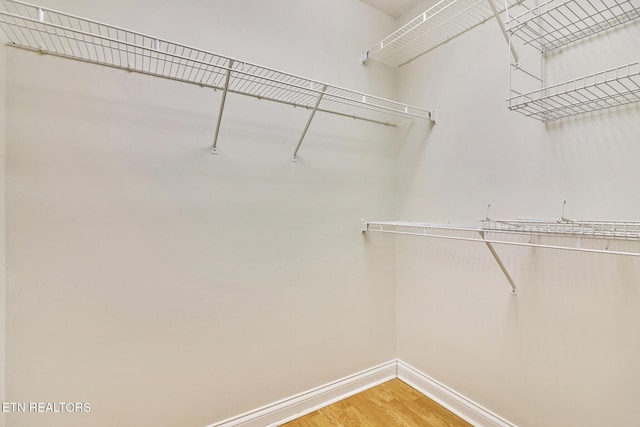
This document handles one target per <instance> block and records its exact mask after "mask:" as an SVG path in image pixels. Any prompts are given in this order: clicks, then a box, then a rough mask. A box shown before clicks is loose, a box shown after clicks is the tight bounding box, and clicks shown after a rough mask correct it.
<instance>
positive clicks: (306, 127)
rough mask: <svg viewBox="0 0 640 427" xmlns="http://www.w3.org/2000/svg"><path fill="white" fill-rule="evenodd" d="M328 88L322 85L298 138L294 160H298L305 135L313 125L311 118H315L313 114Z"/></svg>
mask: <svg viewBox="0 0 640 427" xmlns="http://www.w3.org/2000/svg"><path fill="white" fill-rule="evenodd" d="M326 90H327V85H323V86H322V91H321V92H320V94H318V99H317V100H316V103H315V105H314V106H313V110H311V114H310V115H309V119H308V120H307V124H306V125H305V127H304V130H303V131H302V135H300V139H299V140H298V145H296V149H295V150H294V152H293V161H294V162H295V161H297V160H298V159H297V157H296V156H297V155H298V150H300V146H301V145H302V140H303V139H304V136H305V135H306V134H307V131H308V130H309V126H310V125H311V120H313V116H315V115H316V111H318V107H319V106H320V102H321V101H322V97H323V96H324V92H325V91H326Z"/></svg>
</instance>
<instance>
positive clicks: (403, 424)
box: [282, 379, 471, 427]
mask: <svg viewBox="0 0 640 427" xmlns="http://www.w3.org/2000/svg"><path fill="white" fill-rule="evenodd" d="M329 426H336V427H396V426H398V427H467V426H471V424H469V423H468V422H466V421H464V420H463V419H461V418H460V417H458V416H457V415H455V414H452V413H451V412H449V411H448V410H446V409H445V408H443V407H442V406H440V405H438V404H437V403H436V402H434V401H433V400H431V399H429V398H428V397H426V396H425V395H423V394H422V393H420V392H418V391H416V390H415V389H413V388H412V387H410V386H408V385H407V384H405V383H404V382H402V381H400V380H398V379H394V380H391V381H389V382H386V383H384V384H381V385H379V386H377V387H374V388H372V389H369V390H366V391H364V392H362V393H359V394H356V395H354V396H351V397H349V398H347V399H345V400H342V401H340V402H337V403H334V404H333V405H329V406H327V407H325V408H322V409H320V410H318V411H315V412H312V413H310V414H308V415H305V416H304V417H302V418H298V419H297V420H293V421H291V422H289V423H286V424H283V425H282V427H329Z"/></svg>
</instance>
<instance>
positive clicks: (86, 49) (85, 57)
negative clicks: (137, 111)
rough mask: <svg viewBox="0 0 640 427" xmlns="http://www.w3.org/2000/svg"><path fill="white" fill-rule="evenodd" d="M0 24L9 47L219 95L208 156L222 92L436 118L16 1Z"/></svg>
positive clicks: (386, 120)
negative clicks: (122, 71)
mask: <svg viewBox="0 0 640 427" xmlns="http://www.w3.org/2000/svg"><path fill="white" fill-rule="evenodd" d="M0 27H2V29H3V31H4V32H5V34H6V36H7V39H8V41H9V45H11V46H15V47H20V48H24V49H29V50H33V51H38V52H42V53H46V54H51V55H55V56H60V57H64V58H70V59H75V60H79V61H83V62H89V63H92V64H98V65H103V66H107V67H112V68H117V69H122V70H127V71H130V72H135V73H140V74H145V75H150V76H154V77H160V78H164V79H169V80H174V81H178V82H183V83H189V84H194V85H198V86H201V87H207V88H211V89H214V90H221V91H223V99H222V102H221V108H220V112H219V115H218V123H217V126H216V131H215V137H214V142H213V144H212V152H214V153H215V152H216V151H217V138H218V133H219V130H220V122H221V118H222V110H223V109H224V101H225V99H226V95H227V93H233V94H240V95H246V96H250V97H253V98H257V99H261V100H268V101H273V102H277V103H281V104H286V105H290V106H293V107H301V108H305V109H307V110H309V111H314V112H315V111H319V112H323V113H329V114H333V115H338V116H344V117H349V118H353V119H358V120H363V121H367V122H372V123H377V124H382V125H386V126H397V125H398V124H400V123H402V122H404V121H406V120H413V119H428V120H432V121H435V112H434V111H431V110H427V109H424V108H419V107H415V106H411V105H407V104H404V103H401V102H397V101H393V100H390V99H386V98H381V97H378V96H374V95H369V94H365V93H362V92H358V91H354V90H350V89H346V88H343V87H339V86H334V85H330V84H327V83H323V82H320V81H317V80H313V79H308V78H305V77H301V76H297V75H294V74H290V73H286V72H283V71H279V70H276V69H273V68H268V67H264V66H261V65H257V64H252V63H250V62H246V61H241V60H238V59H235V58H231V57H227V56H223V55H219V54H216V53H212V52H209V51H206V50H202V49H198V48H195V47H191V46H187V45H184V44H179V43H175V42H172V41H169V40H166V39H163V38H159V37H155V36H150V35H147V34H143V33H139V32H135V31H131V30H127V29H124V28H121V27H117V26H113V25H110V24H105V23H102V22H98V21H94V20H90V19H87V18H82V17H78V16H75V15H70V14H67V13H63V12H59V11H56V10H53V9H48V8H45V7H40V6H36V5H33V4H29V3H25V2H22V1H18V0H0ZM318 100H320V102H318ZM316 103H317V105H316ZM303 136H304V135H303ZM297 148H299V147H297ZM296 152H297V150H296Z"/></svg>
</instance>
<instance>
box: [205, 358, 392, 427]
mask: <svg viewBox="0 0 640 427" xmlns="http://www.w3.org/2000/svg"><path fill="white" fill-rule="evenodd" d="M397 366H398V363H397V360H392V361H389V362H386V363H383V364H381V365H378V366H374V367H373V368H370V369H366V370H364V371H362V372H358V373H357V374H353V375H349V376H348V377H345V378H342V379H339V380H337V381H333V382H330V383H329V384H325V385H323V386H320V387H316V388H314V389H312V390H309V391H306V392H303V393H300V394H297V395H295V396H292V397H289V398H287V399H283V400H281V401H279V402H275V403H272V404H270V405H267V406H263V407H262V408H258V409H255V410H253V411H250V412H246V413H244V414H242V415H238V416H236V417H233V418H229V419H226V420H224V421H220V422H218V423H215V424H211V425H209V426H207V427H274V426H278V425H280V424H283V423H285V422H288V421H291V420H293V419H296V418H298V417H301V416H303V415H306V414H309V413H311V412H313V411H317V410H318V409H320V408H323V407H325V406H328V405H330V404H332V403H335V402H338V401H340V400H342V399H345V398H347V397H349V396H352V395H354V394H357V393H360V392H362V391H364V390H367V389H370V388H372V387H375V386H377V385H379V384H382V383H383V382H386V381H389V380H391V379H394V378H396V376H397V374H396V372H397Z"/></svg>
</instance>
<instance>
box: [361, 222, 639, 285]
mask: <svg viewBox="0 0 640 427" xmlns="http://www.w3.org/2000/svg"><path fill="white" fill-rule="evenodd" d="M360 231H361V232H362V233H365V232H374V233H391V234H399V235H408V236H421V237H430V238H436V239H445V240H461V241H466V242H480V243H484V244H485V245H486V246H487V248H488V249H489V251H490V252H491V255H492V256H493V258H494V259H495V261H496V262H497V263H498V266H499V267H500V269H501V270H502V272H503V273H504V275H505V277H506V278H507V280H508V282H509V284H510V286H511V290H512V293H513V294H515V293H516V284H515V282H514V280H513V279H512V277H511V276H510V275H509V272H508V271H507V269H506V267H505V266H504V264H503V263H502V261H501V259H500V257H499V256H498V254H497V252H496V251H495V249H494V247H493V245H510V246H524V247H534V248H544V249H559V250H567V251H577V252H588V253H598V254H610V255H622V256H633V257H640V245H638V251H635V252H634V251H626V250H625V251H622V250H610V249H608V246H609V245H608V243H607V248H605V249H598V248H587V247H583V246H582V245H581V244H582V240H583V239H605V240H607V241H608V242H610V241H613V240H624V241H632V242H637V243H640V221H590V220H589V221H574V220H569V219H566V218H560V219H557V220H551V221H549V220H520V219H516V220H498V219H490V218H483V219H481V220H480V225H475V226H474V225H450V224H433V223H423V222H404V221H366V220H362V223H361V227H360ZM506 235H525V236H528V237H529V238H531V236H534V235H535V236H555V237H575V238H577V239H578V240H577V245H576V246H568V245H557V244H543V243H534V242H532V241H531V240H528V241H526V242H523V241H514V240H509V239H507V238H505V236H506ZM478 236H479V237H478Z"/></svg>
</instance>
